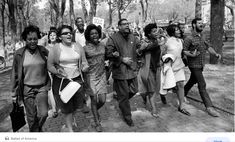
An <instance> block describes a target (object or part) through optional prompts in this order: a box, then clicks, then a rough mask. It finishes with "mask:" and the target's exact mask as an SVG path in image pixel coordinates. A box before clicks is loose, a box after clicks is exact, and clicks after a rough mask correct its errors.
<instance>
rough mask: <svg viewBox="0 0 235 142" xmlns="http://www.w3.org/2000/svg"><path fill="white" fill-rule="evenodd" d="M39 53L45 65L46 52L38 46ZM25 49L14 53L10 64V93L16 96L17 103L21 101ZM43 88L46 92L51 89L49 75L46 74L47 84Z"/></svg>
mask: <svg viewBox="0 0 235 142" xmlns="http://www.w3.org/2000/svg"><path fill="white" fill-rule="evenodd" d="M38 49H39V53H40V55H41V57H42V58H43V60H44V61H45V63H47V56H48V50H47V49H46V48H45V47H43V46H40V45H38ZM25 50H26V47H23V48H20V49H18V50H17V51H16V53H15V55H14V59H13V64H12V74H11V84H12V90H11V91H12V92H13V96H12V97H16V95H18V100H17V101H22V100H23V91H24V82H23V81H24V71H23V63H24V55H25ZM45 86H46V87H47V88H48V90H49V89H50V87H51V81H50V77H49V74H47V82H46V84H45Z"/></svg>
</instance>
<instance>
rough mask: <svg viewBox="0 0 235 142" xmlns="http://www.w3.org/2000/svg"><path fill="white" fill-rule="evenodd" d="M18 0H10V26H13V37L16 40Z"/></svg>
mask: <svg viewBox="0 0 235 142" xmlns="http://www.w3.org/2000/svg"><path fill="white" fill-rule="evenodd" d="M16 2H17V1H16V0H9V1H8V9H9V21H10V28H11V38H12V40H15V36H16V34H17V31H16V30H17V28H16V27H17V24H16V17H15V14H16V13H15V12H16V11H15V9H16V6H17V5H16Z"/></svg>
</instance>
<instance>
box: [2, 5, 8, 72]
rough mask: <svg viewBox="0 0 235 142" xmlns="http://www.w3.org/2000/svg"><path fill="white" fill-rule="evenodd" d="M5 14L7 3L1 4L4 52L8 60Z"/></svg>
mask: <svg viewBox="0 0 235 142" xmlns="http://www.w3.org/2000/svg"><path fill="white" fill-rule="evenodd" d="M4 12H5V1H4V2H3V3H2V4H1V16H2V45H3V51H4V59H6V56H7V55H6V49H5V44H6V43H5V42H6V41H5V19H4ZM5 67H6V62H4V68H5Z"/></svg>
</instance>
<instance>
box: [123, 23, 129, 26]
mask: <svg viewBox="0 0 235 142" xmlns="http://www.w3.org/2000/svg"><path fill="white" fill-rule="evenodd" d="M121 25H123V26H126V25H130V23H121Z"/></svg>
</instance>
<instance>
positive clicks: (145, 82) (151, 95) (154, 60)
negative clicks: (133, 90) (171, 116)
mask: <svg viewBox="0 0 235 142" xmlns="http://www.w3.org/2000/svg"><path fill="white" fill-rule="evenodd" d="M144 33H145V37H147V39H146V40H144V41H143V43H142V46H141V47H140V48H139V49H137V53H138V55H140V56H142V58H143V64H142V66H141V67H140V70H139V73H138V88H139V89H138V90H139V93H140V94H141V96H142V97H143V100H144V104H146V103H147V98H148V100H149V103H150V106H151V114H152V115H153V116H154V117H158V114H157V109H156V98H155V97H156V94H159V90H160V82H161V81H160V71H161V68H160V58H161V48H160V45H159V44H160V43H158V41H157V39H158V36H159V35H158V28H157V24H156V23H151V24H148V25H147V26H145V28H144ZM162 44H164V43H162Z"/></svg>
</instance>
